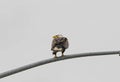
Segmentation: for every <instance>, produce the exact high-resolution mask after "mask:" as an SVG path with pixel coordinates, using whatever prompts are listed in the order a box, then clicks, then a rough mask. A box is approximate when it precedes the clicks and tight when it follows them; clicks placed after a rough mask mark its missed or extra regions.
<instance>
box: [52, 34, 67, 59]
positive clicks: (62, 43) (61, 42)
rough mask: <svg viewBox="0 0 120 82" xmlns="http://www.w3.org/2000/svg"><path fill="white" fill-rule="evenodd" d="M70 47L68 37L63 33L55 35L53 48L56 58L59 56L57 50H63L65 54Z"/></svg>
mask: <svg viewBox="0 0 120 82" xmlns="http://www.w3.org/2000/svg"><path fill="white" fill-rule="evenodd" d="M68 47H69V43H68V39H67V38H66V37H64V36H63V35H61V34H57V35H54V36H53V40H52V45H51V50H52V51H53V52H52V54H53V55H54V57H55V58H57V52H61V53H62V56H64V52H65V50H66V49H67V48H68Z"/></svg>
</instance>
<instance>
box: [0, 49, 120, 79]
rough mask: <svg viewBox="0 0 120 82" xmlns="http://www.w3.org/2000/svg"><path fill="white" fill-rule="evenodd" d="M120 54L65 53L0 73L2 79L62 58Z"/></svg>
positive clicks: (110, 52) (112, 52)
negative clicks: (61, 55)
mask: <svg viewBox="0 0 120 82" xmlns="http://www.w3.org/2000/svg"><path fill="white" fill-rule="evenodd" d="M115 54H119V55H120V51H104V52H89V53H80V54H71V55H65V56H64V57H58V58H50V59H46V60H42V61H38V62H35V63H32V64H28V65H25V66H22V67H18V68H16V69H12V70H8V71H6V72H3V73H0V79H1V78H4V77H7V76H10V75H13V74H16V73H18V72H22V71H25V70H28V69H31V68H33V67H37V66H41V65H44V64H48V63H52V62H56V61H60V60H65V59H71V58H78V57H89V56H101V55H115Z"/></svg>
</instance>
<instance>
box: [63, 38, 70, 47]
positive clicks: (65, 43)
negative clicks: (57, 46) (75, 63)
mask: <svg viewBox="0 0 120 82" xmlns="http://www.w3.org/2000/svg"><path fill="white" fill-rule="evenodd" d="M65 39H66V40H65V42H64V47H65V48H66V49H67V48H68V47H69V42H68V39H67V38H65Z"/></svg>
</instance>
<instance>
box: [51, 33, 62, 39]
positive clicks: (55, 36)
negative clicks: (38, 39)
mask: <svg viewBox="0 0 120 82" xmlns="http://www.w3.org/2000/svg"><path fill="white" fill-rule="evenodd" d="M60 37H63V36H62V35H61V34H58V35H54V36H53V38H54V39H56V38H60Z"/></svg>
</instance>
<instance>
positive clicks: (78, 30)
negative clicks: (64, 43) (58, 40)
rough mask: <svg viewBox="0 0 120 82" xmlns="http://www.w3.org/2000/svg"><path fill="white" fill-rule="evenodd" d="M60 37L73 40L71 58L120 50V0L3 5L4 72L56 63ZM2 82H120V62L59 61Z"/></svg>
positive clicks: (29, 0) (0, 59)
mask: <svg viewBox="0 0 120 82" xmlns="http://www.w3.org/2000/svg"><path fill="white" fill-rule="evenodd" d="M55 34H63V35H64V36H66V37H67V38H68V40H69V44H70V47H69V49H68V50H66V52H65V54H66V55H68V54H74V53H84V52H94V51H114V50H120V1H119V0H0V73H2V72H4V71H7V70H10V69H14V68H17V67H19V66H24V65H27V64H30V63H33V62H37V61H40V60H44V59H49V58H52V57H53V55H52V52H51V51H50V48H51V42H52V36H53V35H55ZM58 54H60V53H58ZM0 82H120V57H119V56H117V55H113V56H100V57H85V58H77V59H71V60H64V61H59V62H55V63H51V64H47V65H44V66H40V67H36V68H33V69H30V70H27V71H24V72H20V73H18V74H15V75H12V76H9V77H6V78H3V79H1V80H0Z"/></svg>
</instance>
